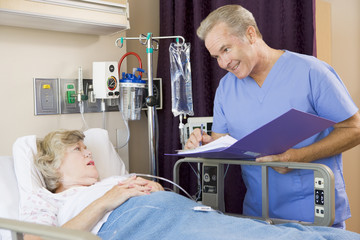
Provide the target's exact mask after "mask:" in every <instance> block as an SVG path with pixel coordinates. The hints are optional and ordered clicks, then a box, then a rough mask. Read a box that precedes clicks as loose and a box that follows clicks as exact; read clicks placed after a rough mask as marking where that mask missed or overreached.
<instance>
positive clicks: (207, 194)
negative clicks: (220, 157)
mask: <svg viewBox="0 0 360 240" xmlns="http://www.w3.org/2000/svg"><path fill="white" fill-rule="evenodd" d="M202 167H203V171H202V172H203V177H202V203H203V204H204V205H207V206H211V207H214V209H217V210H220V211H222V212H225V202H224V188H223V186H224V165H223V164H217V163H214V164H212V163H204V164H203V166H202Z"/></svg>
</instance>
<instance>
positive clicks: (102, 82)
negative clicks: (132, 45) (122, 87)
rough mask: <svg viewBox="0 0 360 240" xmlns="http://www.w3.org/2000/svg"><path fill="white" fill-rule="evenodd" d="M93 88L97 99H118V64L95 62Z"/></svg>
mask: <svg viewBox="0 0 360 240" xmlns="http://www.w3.org/2000/svg"><path fill="white" fill-rule="evenodd" d="M93 87H94V94H95V98H99V99H111V98H118V97H119V95H120V91H119V76H118V65H117V62H93Z"/></svg>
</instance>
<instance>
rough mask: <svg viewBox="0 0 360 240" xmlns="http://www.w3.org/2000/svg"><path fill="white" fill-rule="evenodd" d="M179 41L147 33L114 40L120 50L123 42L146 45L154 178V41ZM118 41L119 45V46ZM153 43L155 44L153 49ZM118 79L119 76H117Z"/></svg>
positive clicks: (150, 137)
mask: <svg viewBox="0 0 360 240" xmlns="http://www.w3.org/2000/svg"><path fill="white" fill-rule="evenodd" d="M171 38H174V39H176V41H177V42H179V39H181V40H182V43H180V44H184V43H185V39H184V38H183V37H182V36H164V37H153V36H152V33H148V34H147V36H145V35H144V34H141V35H140V36H139V37H121V38H118V39H116V40H115V46H117V47H119V48H122V47H123V44H124V40H139V41H140V43H141V44H142V45H146V54H147V64H148V66H147V67H148V71H147V75H148V93H149V95H148V97H147V98H146V105H147V111H148V134H149V159H150V171H151V174H152V175H154V176H158V159H157V152H156V151H157V149H156V137H155V104H156V100H155V97H154V91H153V51H154V50H158V49H159V43H158V41H156V40H155V39H171ZM119 41H120V45H119ZM153 42H154V43H156V46H155V48H154V46H153ZM119 77H120V76H119Z"/></svg>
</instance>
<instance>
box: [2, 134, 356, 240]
mask: <svg viewBox="0 0 360 240" xmlns="http://www.w3.org/2000/svg"><path fill="white" fill-rule="evenodd" d="M85 136H86V137H85V144H86V145H87V146H88V148H89V149H90V150H91V151H92V153H93V158H94V161H95V165H96V166H97V168H98V171H99V175H100V178H106V177H108V176H111V175H114V174H117V175H122V174H126V173H127V172H126V170H125V167H124V164H123V162H122V161H121V159H120V158H119V156H118V154H117V153H116V150H115V149H114V148H113V146H112V144H111V142H110V141H109V138H108V134H107V132H106V131H105V130H102V129H90V130H88V131H85ZM35 139H36V136H25V137H21V138H19V139H18V140H17V141H16V142H15V144H14V148H13V156H2V157H0V193H1V198H0V239H1V240H9V239H22V233H29V234H34V235H39V236H43V237H44V239H55V240H57V239H68V240H73V239H74V240H75V239H79V240H80V239H88V240H92V239H94V240H95V239H100V238H99V237H97V236H95V235H94V234H91V233H88V232H83V231H78V230H69V229H62V228H59V227H50V226H45V225H39V224H33V223H28V222H22V221H20V220H19V205H20V201H21V199H22V198H21V196H22V194H23V191H27V190H31V189H32V188H34V187H35V185H37V184H39V182H40V180H39V179H38V172H37V171H36V170H35V169H33V167H34V166H32V164H30V161H31V160H32V159H33V154H34V152H32V150H34V148H36V144H35V142H34V140H35ZM101 141H103V142H101ZM100 156H101V157H100ZM19 159H20V160H21V161H19ZM98 159H101V160H102V161H103V160H106V159H107V160H106V161H104V162H100V161H98ZM187 160H189V159H187ZM197 160H198V159H197ZM213 164H214V163H213ZM166 196H168V197H172V198H174V199H175V200H176V199H179V201H180V202H179V203H181V204H182V203H183V202H184V200H181V199H180V198H179V197H182V196H180V195H178V194H171V193H168V194H166V192H163V193H162V192H158V193H156V194H150V195H148V196H144V198H143V197H140V198H132V199H130V200H129V201H127V202H126V203H124V204H122V205H121V206H120V207H121V208H125V210H126V211H128V209H129V207H130V209H134V206H138V205H139V204H140V203H141V202H142V204H146V205H148V204H150V203H149V200H151V198H152V197H154V200H153V201H154V205H156V204H157V207H156V208H158V207H162V208H163V207H164V205H166V204H168V206H167V207H168V208H169V209H171V208H174V207H176V206H178V205H179V204H176V203H175V202H161V200H163V199H164V197H166ZM182 198H183V199H184V198H185V197H182ZM185 199H187V198H185ZM187 200H188V202H187V203H186V204H187V205H188V206H197V203H195V202H194V201H192V200H189V199H187ZM129 205H130V206H129ZM330 206H332V205H331V204H330ZM156 208H155V207H154V208H153V209H156ZM180 208H181V206H180ZM123 210H124V209H120V211H123ZM146 212H147V215H143V213H142V211H141V210H139V209H138V208H136V211H135V212H132V213H131V214H129V215H128V216H122V217H121V221H122V222H120V223H119V226H121V227H119V228H117V229H119V232H121V231H123V232H124V233H123V234H125V235H126V236H127V237H128V239H139V238H141V237H143V236H142V234H144V232H143V231H141V229H139V226H141V227H143V226H146V224H147V226H148V227H145V233H146V234H148V233H149V234H152V236H151V237H148V238H147V239H168V238H166V237H163V235H162V234H169V232H173V235H172V238H171V239H191V238H192V237H191V236H190V237H189V238H186V237H185V235H184V234H189V233H188V232H189V231H190V228H192V226H193V225H195V226H196V227H195V229H194V228H193V230H194V231H195V232H196V234H198V232H199V228H198V224H204V226H205V227H207V231H211V230H214V228H213V226H212V225H211V224H209V223H204V222H205V221H207V219H203V218H202V220H203V222H201V221H199V220H196V217H198V216H199V215H198V214H199V213H196V212H194V211H193V210H192V208H185V209H182V208H181V211H166V212H164V211H158V212H152V211H148V210H147V211H146ZM186 214H189V215H191V216H193V217H195V218H183V216H187V215H186ZM200 214H201V213H200ZM205 214H206V213H205ZM208 214H210V215H208V216H209V217H208V218H209V219H212V220H214V219H215V220H216V219H218V217H217V216H214V215H216V213H215V212H214V213H208ZM211 216H213V217H214V218H212V217H211ZM168 217H169V218H170V220H169V218H168ZM236 219H242V218H236ZM191 220H193V222H191ZM132 221H135V224H133V225H129V224H128V223H129V222H132ZM136 221H137V222H136ZM224 221H227V224H228V225H231V224H233V222H235V221H237V220H234V219H233V218H231V219H229V218H226V219H224ZM154 223H156V224H154ZM219 224H220V225H221V224H222V221H220V222H219ZM259 224H260V225H259ZM187 226H188V227H187ZM239 226H240V227H241V228H242V229H244V230H241V231H243V232H240V233H241V234H243V235H250V236H252V235H253V234H254V233H255V234H258V233H259V232H260V233H264V234H265V235H266V236H269V237H270V239H275V238H274V234H276V236H277V237H276V239H288V235H287V234H291V236H295V235H293V234H301V235H302V234H303V233H305V234H307V236H309V238H306V239H318V238H317V237H318V234H321V236H325V235H326V236H327V237H326V238H324V239H338V237H339V236H340V235H341V236H344V238H343V239H352V240H353V239H359V240H360V235H355V234H354V233H351V232H349V231H344V230H339V229H334V228H330V227H325V229H324V228H323V227H317V226H314V227H313V228H311V229H306V228H304V229H303V228H302V229H300V230H299V226H298V225H284V226H282V227H279V228H273V227H271V226H274V225H267V224H263V223H257V222H256V221H249V220H243V222H242V224H240V225H239ZM150 227H151V229H152V230H153V231H152V232H151V231H148V229H149V228H150ZM224 227H226V226H224ZM224 227H223V226H222V225H221V226H219V228H221V229H223V228H224ZM259 227H260V229H259ZM134 229H135V230H134ZM239 231H240V230H239ZM245 231H246V232H245ZM179 232H181V234H179ZM184 232H187V233H184ZM270 232H274V233H270ZM275 232H276V233H275ZM279 233H281V234H280V235H279ZM139 234H140V235H139ZM203 234H205V235H206V236H210V238H209V237H207V238H198V239H212V236H213V234H214V232H206V233H203ZM210 234H211V235H210ZM215 234H216V232H215ZM229 234H231V236H232V238H231V237H230V238H227V239H237V236H238V235H236V236H235V238H234V235H235V233H231V232H230V233H229ZM236 234H239V233H236ZM174 236H175V237H174ZM224 237H226V236H224ZM354 237H355V238H354ZM195 238H196V237H195ZM143 239H144V238H143ZM218 239H223V238H222V237H221V238H218ZM252 239H256V237H255V238H254V237H252ZM264 239H266V237H264ZM294 239H300V238H294ZM301 239H303V238H301Z"/></svg>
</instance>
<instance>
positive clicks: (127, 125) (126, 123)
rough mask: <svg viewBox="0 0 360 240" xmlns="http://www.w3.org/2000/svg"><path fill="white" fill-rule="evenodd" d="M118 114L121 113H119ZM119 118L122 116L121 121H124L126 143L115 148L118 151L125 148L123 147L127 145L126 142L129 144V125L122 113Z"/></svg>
mask: <svg viewBox="0 0 360 240" xmlns="http://www.w3.org/2000/svg"><path fill="white" fill-rule="evenodd" d="M119 110H120V104H119ZM120 112H121V111H120ZM121 116H122V118H123V120H124V124H125V126H126V131H127V138H126V141H125V143H124V144H123V145H121V146H120V147H116V148H117V149H120V148H123V147H125V145H126V144H128V142H129V140H130V128H129V123H128V121H127V120H125V116H124V113H123V112H121Z"/></svg>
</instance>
